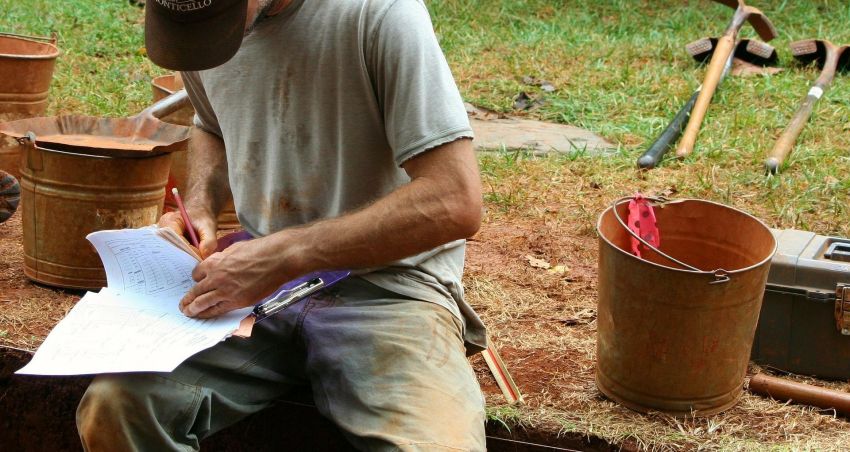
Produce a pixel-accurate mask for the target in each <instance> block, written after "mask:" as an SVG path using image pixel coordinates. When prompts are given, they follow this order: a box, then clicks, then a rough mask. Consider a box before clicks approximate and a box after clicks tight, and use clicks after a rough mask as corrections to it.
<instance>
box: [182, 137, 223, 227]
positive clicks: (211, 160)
mask: <svg viewBox="0 0 850 452" xmlns="http://www.w3.org/2000/svg"><path fill="white" fill-rule="evenodd" d="M188 152H189V154H188V155H187V162H188V164H187V165H186V166H187V173H188V181H187V184H186V186H187V193H186V194H185V197H186V206H187V208H189V209H190V210H203V211H204V212H207V213H209V215H210V216H211V217H212V218H215V217H216V216H218V214H219V212H221V209H222V208H224V204H225V203H226V202H227V200H228V198H229V196H230V191H229V190H228V189H227V187H229V186H230V184H229V182H228V179H227V155H226V153H225V151H224V142H223V141H222V140H221V138H219V137H218V136H216V135H213V134H211V133H209V132H206V131H204V130H202V129H200V128H197V127H193V128H192V133H191V138H190V139H189V151H188Z"/></svg>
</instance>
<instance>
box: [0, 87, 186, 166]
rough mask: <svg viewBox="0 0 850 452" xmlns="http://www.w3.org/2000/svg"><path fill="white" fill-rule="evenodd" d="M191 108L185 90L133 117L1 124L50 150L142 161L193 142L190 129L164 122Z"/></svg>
mask: <svg viewBox="0 0 850 452" xmlns="http://www.w3.org/2000/svg"><path fill="white" fill-rule="evenodd" d="M187 105H189V97H188V95H187V94H186V91H185V90H180V91H177V92H176V93H174V94H172V95H170V96H168V97H166V98H164V99H162V100H160V101H159V102H156V103H155V104H153V105H151V106H150V107H148V108H146V109H145V110H143V111H142V112H141V113H139V114H137V115H135V116H131V117H129V118H98V117H93V116H79V115H68V116H53V117H43V118H29V119H20V120H17V121H10V122H6V123H2V124H0V133H3V134H6V135H9V136H11V137H14V138H16V139H18V141H21V140H24V139H28V140H32V141H35V143H33V144H37V145H39V146H44V147H46V148H48V149H50V150H54V151H58V152H67V153H73V154H85V155H96V156H102V157H124V158H141V157H150V156H153V155H157V154H163V153H166V152H172V151H174V150H177V149H179V148H180V145H181V144H182V143H184V142H185V141H186V140H188V139H189V128H188V127H185V126H178V125H174V124H169V123H166V122H163V121H160V120H159V118H162V117H165V116H167V115H169V114H171V113H173V112H175V111H177V110H179V109H181V108H183V107H184V106H187Z"/></svg>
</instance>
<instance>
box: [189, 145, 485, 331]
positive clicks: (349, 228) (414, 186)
mask: <svg viewBox="0 0 850 452" xmlns="http://www.w3.org/2000/svg"><path fill="white" fill-rule="evenodd" d="M403 167H404V169H405V171H407V173H408V174H409V175H410V177H411V182H410V183H409V184H406V185H404V186H402V187H400V188H399V189H397V190H396V191H394V192H392V193H390V194H389V195H387V196H385V197H383V198H381V199H379V200H377V201H376V202H375V203H373V204H371V205H369V206H368V207H365V208H363V209H361V210H359V211H356V212H353V213H349V214H346V215H344V216H341V217H339V218H334V219H328V220H323V221H318V222H316V223H312V224H309V225H306V226H302V227H297V228H291V229H285V230H283V231H279V232H277V233H275V234H272V235H269V236H267V237H264V238H261V239H257V240H252V241H249V242H241V243H237V244H236V245H234V246H232V247H230V248H228V249H227V250H225V251H224V252H222V253H216V254H214V255H212V256H211V257H210V258H209V259H207V260H205V261H204V262H202V263H201V264H199V265H198V267H197V268H196V269H195V273H194V274H193V277H194V278H195V280H196V281H198V284H197V285H196V286H195V287H194V288H193V289H192V290H191V291H190V292H189V294H187V296H186V297H185V298H184V299H183V301H181V309H182V310H183V312H184V313H186V314H187V315H190V316H198V317H214V316H217V315H220V314H222V313H224V312H227V311H230V310H233V309H237V308H241V307H245V306H250V305H252V304H253V303H255V302H256V301H258V300H260V299H261V298H262V297H264V296H266V295H268V294H269V293H271V292H272V291H273V290H274V289H275V288H277V287H278V286H280V284H282V283H283V282H285V281H287V280H290V279H293V278H295V277H298V276H301V275H303V274H305V273H309V272H312V271H316V270H322V269H341V268H352V269H354V268H368V267H377V266H381V265H385V264H387V263H389V262H392V261H395V260H398V259H401V258H404V257H407V256H411V255H415V254H418V253H421V252H424V251H427V250H430V249H432V248H434V247H436V246H438V245H441V244H444V243H448V242H451V241H453V240H457V239H462V238H466V237H469V236H471V235H472V234H474V233H475V232H476V231H477V230H478V227H479V225H480V223H481V207H482V201H481V182H480V177H479V173H478V164H477V161H476V158H475V154H474V152H473V149H472V143H471V140H468V139H462V140H457V141H454V142H452V143H448V144H445V145H442V146H439V147H437V148H434V149H432V150H430V151H428V152H425V153H423V154H421V155H419V156H417V157H415V158H413V159H411V160H409V161H408V162H406V163H405V164H404V165H403Z"/></svg>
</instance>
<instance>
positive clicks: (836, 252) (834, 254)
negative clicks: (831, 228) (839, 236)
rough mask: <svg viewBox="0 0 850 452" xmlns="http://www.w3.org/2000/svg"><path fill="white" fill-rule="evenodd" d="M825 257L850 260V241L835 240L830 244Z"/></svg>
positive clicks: (835, 259) (844, 260) (843, 260)
mask: <svg viewBox="0 0 850 452" xmlns="http://www.w3.org/2000/svg"><path fill="white" fill-rule="evenodd" d="M823 257H825V258H827V259H830V260H833V261H841V262H850V243H846V242H835V243H833V244H831V245H829V248H827V250H826V253H824V254H823Z"/></svg>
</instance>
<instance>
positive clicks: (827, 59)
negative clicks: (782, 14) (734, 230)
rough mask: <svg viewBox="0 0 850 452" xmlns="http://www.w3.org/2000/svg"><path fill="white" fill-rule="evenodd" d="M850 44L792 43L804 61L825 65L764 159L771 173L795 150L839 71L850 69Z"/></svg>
mask: <svg viewBox="0 0 850 452" xmlns="http://www.w3.org/2000/svg"><path fill="white" fill-rule="evenodd" d="M848 47H850V46H847V45H845V46H840V47H839V46H837V45H835V44H833V43H831V42H829V41H827V40H815V39H805V40H803V41H796V42H792V43H791V53H793V54H794V57H795V58H797V60H799V61H800V62H801V63H803V64H809V63H812V62H815V61H817V62H818V63H819V64H820V66H821V73H820V76H819V77H818V78H817V80H815V83H814V84H813V85H812V87H811V88H809V92H808V93H807V94H806V97H805V98H803V100H802V101H801V102H800V106H799V107H797V112H796V113H794V117H793V118H791V122H789V123H788V125H787V126H786V127H785V130H784V131H783V132H782V135H781V136H780V137H779V139H778V140H776V144H775V145H774V146H773V150H771V151H770V154H769V155H768V157H767V160H765V162H764V166H765V170H766V171H767V172H768V173H770V174H776V172H778V171H779V167H781V166H782V162H784V161H785V159H786V158H788V155H789V154H791V149H793V148H794V143H795V142H796V141H797V137H798V136H800V132H802V131H803V127H805V125H806V122H808V121H809V117H810V116H811V115H812V109H813V108H814V106H815V103H817V101H818V100H820V98H821V96H823V93H824V91H826V89H827V88H828V87H829V85H830V84H831V83H832V79H833V78H835V72H836V71H837V70H842V71H845V70H848V69H850V52H848V51H847V49H848Z"/></svg>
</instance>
